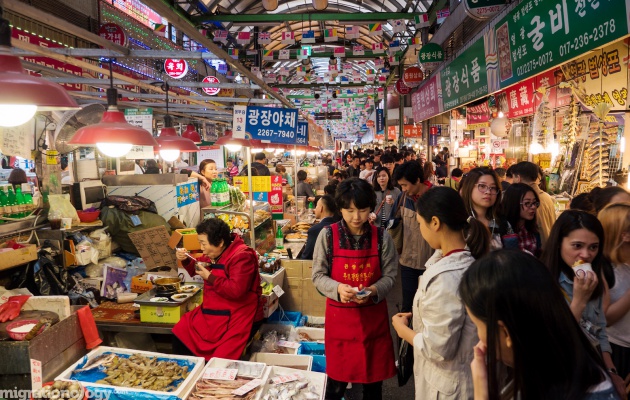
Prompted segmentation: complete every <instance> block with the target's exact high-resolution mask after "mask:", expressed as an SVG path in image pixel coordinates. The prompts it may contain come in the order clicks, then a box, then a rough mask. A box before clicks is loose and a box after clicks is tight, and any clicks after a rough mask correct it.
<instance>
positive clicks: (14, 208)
mask: <svg viewBox="0 0 630 400" xmlns="http://www.w3.org/2000/svg"><path fill="white" fill-rule="evenodd" d="M7 198H8V201H7V207H8V208H9V209H8V210H7V212H6V216H7V217H10V218H17V214H18V205H17V202H16V201H15V193H13V188H12V187H11V186H9V189H8V194H7Z"/></svg>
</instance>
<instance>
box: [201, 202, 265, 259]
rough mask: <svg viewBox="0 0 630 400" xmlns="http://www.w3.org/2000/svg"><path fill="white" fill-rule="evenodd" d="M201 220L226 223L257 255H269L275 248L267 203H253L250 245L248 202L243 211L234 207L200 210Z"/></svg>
mask: <svg viewBox="0 0 630 400" xmlns="http://www.w3.org/2000/svg"><path fill="white" fill-rule="evenodd" d="M201 213H202V215H203V219H204V220H205V219H208V218H219V219H221V220H223V221H224V222H225V223H227V224H228V225H229V226H230V228H231V229H232V231H233V232H235V233H237V234H239V235H240V236H241V237H242V238H243V240H244V241H245V243H246V244H247V245H248V246H250V247H252V248H253V249H255V250H256V251H257V252H258V253H260V254H264V253H269V252H270V251H271V250H273V249H274V248H275V239H276V236H275V231H274V224H273V220H272V218H271V207H270V205H269V203H267V202H254V224H253V226H254V240H255V243H254V245H252V243H251V235H250V229H251V226H252V224H251V221H250V215H249V214H250V213H249V201H247V202H246V207H245V209H244V210H242V211H239V210H237V209H236V208H235V207H232V206H226V207H204V208H202V209H201Z"/></svg>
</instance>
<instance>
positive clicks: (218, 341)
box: [173, 245, 260, 361]
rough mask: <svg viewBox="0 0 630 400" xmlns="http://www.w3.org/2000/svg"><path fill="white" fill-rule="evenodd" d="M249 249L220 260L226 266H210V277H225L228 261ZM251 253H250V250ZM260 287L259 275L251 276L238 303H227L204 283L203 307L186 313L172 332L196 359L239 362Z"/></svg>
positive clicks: (238, 250) (234, 252) (256, 307)
mask: <svg viewBox="0 0 630 400" xmlns="http://www.w3.org/2000/svg"><path fill="white" fill-rule="evenodd" d="M247 250H250V249H249V248H248V247H247V246H245V245H243V246H242V247H241V246H238V247H236V248H235V249H233V250H232V251H231V252H230V255H229V256H228V257H224V256H222V257H221V258H220V259H219V261H220V262H223V261H224V258H225V261H224V262H225V264H212V265H210V267H209V268H211V269H212V274H213V275H215V276H217V277H226V278H227V273H226V270H225V269H226V268H227V265H230V258H232V257H231V256H232V255H234V254H237V253H238V252H242V251H247ZM250 251H251V250H250ZM259 285H260V278H259V275H258V274H257V273H256V274H254V275H253V276H252V286H251V287H250V289H249V290H248V292H247V293H246V294H245V295H244V297H243V298H242V299H239V301H234V300H226V299H224V298H223V297H222V296H220V295H219V294H217V293H216V291H215V290H214V289H213V287H212V285H210V284H209V283H208V282H204V287H203V304H202V305H201V306H199V307H197V308H195V309H194V310H192V311H190V312H187V313H186V314H184V315H183V316H182V318H181V319H180V321H179V322H178V323H177V324H176V325H175V326H174V327H173V333H174V334H175V336H177V338H178V339H179V340H181V341H182V343H184V344H185V345H186V347H188V349H190V351H192V352H193V353H194V354H195V355H196V356H198V357H204V358H205V359H206V361H209V360H210V358H212V357H219V358H227V359H232V360H238V359H239V358H240V357H241V355H242V353H243V349H244V348H245V345H246V344H247V339H249V335H250V333H251V329H252V325H253V323H254V317H255V315H256V311H257V309H258V301H259V300H258V295H257V294H256V288H257V286H259Z"/></svg>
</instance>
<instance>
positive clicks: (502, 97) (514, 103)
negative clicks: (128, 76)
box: [495, 77, 536, 118]
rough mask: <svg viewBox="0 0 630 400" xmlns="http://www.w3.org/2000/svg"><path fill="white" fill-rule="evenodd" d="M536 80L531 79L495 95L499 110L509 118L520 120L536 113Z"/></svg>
mask: <svg viewBox="0 0 630 400" xmlns="http://www.w3.org/2000/svg"><path fill="white" fill-rule="evenodd" d="M535 82H536V78H535V77H533V78H529V79H526V80H524V81H523V82H520V83H518V84H516V85H514V86H510V88H509V89H506V90H503V91H501V92H499V93H497V94H496V95H495V99H496V101H497V105H498V107H499V110H502V111H507V112H505V114H506V116H507V117H508V118H520V117H524V116H527V115H533V114H534V112H535V111H536V107H535V101H534V88H535Z"/></svg>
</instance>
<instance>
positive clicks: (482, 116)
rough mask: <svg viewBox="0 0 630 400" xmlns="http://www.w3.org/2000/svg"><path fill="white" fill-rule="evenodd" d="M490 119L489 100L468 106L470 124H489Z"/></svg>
mask: <svg viewBox="0 0 630 400" xmlns="http://www.w3.org/2000/svg"><path fill="white" fill-rule="evenodd" d="M488 121H490V108H489V107H488V102H487V101H484V102H483V103H481V104H478V105H476V106H468V107H466V123H467V124H468V125H475V124H487V123H488ZM469 128H470V127H469ZM470 129H473V128H470Z"/></svg>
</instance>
